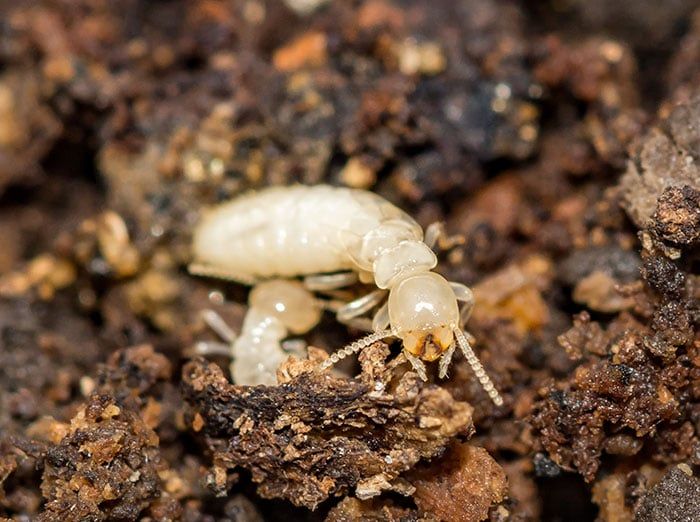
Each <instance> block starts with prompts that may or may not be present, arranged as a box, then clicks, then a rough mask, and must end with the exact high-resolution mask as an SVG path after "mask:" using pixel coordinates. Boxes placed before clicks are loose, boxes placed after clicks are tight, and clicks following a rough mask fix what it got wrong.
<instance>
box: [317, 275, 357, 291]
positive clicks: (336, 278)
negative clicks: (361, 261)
mask: <svg viewBox="0 0 700 522" xmlns="http://www.w3.org/2000/svg"><path fill="white" fill-rule="evenodd" d="M356 282H357V274H356V273H355V272H339V273H337V274H317V275H310V276H306V277H305V278H304V286H305V287H306V288H308V289H309V290H312V291H315V292H325V291H327V290H337V289H338V288H345V287H346V286H350V285H353V284H355V283H356Z"/></svg>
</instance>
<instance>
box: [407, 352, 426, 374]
mask: <svg viewBox="0 0 700 522" xmlns="http://www.w3.org/2000/svg"><path fill="white" fill-rule="evenodd" d="M403 354H404V356H405V357H406V359H407V360H408V362H410V363H411V366H413V369H414V370H415V371H416V373H417V374H418V377H420V378H421V379H422V380H424V381H427V380H428V374H427V373H426V371H425V363H424V362H423V361H421V360H420V359H419V358H418V357H416V356H415V355H412V354H410V353H408V352H407V351H406V350H404V351H403Z"/></svg>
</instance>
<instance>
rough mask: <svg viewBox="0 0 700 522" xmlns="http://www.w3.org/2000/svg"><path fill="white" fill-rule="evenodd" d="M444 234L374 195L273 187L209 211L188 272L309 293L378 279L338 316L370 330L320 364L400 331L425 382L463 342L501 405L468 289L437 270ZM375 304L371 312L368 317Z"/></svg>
mask: <svg viewBox="0 0 700 522" xmlns="http://www.w3.org/2000/svg"><path fill="white" fill-rule="evenodd" d="M441 231H442V229H441V227H440V226H436V225H431V226H430V227H428V229H427V230H426V234H425V238H424V236H423V230H422V229H421V227H420V225H418V223H416V222H415V221H414V220H413V219H412V218H411V217H410V216H409V215H408V214H406V213H405V212H403V211H402V210H400V209H399V208H397V207H396V206H394V205H392V204H391V203H389V202H388V201H386V200H384V199H383V198H381V197H380V196H378V195H376V194H374V193H372V192H367V191H363V190H357V189H349V188H341V187H331V186H328V185H315V186H303V185H296V186H291V187H271V188H267V189H264V190H261V191H258V192H252V193H249V194H246V195H243V196H241V197H239V198H236V199H234V200H232V201H229V202H226V203H223V204H220V205H218V206H215V207H213V208H211V209H208V210H207V211H206V212H205V213H204V215H203V217H202V219H201V221H200V223H199V224H198V226H197V228H196V229H195V231H194V236H193V263H192V264H191V265H190V271H191V272H192V273H194V274H198V275H204V276H210V277H219V278H224V279H229V280H233V281H237V282H241V283H244V284H248V285H256V284H258V283H259V282H261V281H265V280H267V279H272V278H294V277H298V276H302V277H303V282H304V285H305V287H306V288H307V289H308V290H312V291H330V290H333V289H337V288H342V287H344V286H348V285H351V284H354V283H355V282H356V281H357V280H358V279H359V281H361V282H363V283H374V284H375V285H376V286H377V290H375V291H373V292H371V293H369V294H367V295H365V296H363V297H360V298H359V299H356V300H354V301H351V302H349V303H347V304H345V305H343V306H341V307H339V308H338V309H337V311H336V313H337V317H338V319H339V320H340V321H341V322H343V323H346V324H350V325H353V326H357V327H360V328H365V329H368V330H371V331H372V332H373V333H371V334H370V335H368V336H366V337H364V338H362V339H359V340H358V341H356V342H354V343H352V344H350V345H349V346H347V347H345V348H343V349H341V350H339V351H338V352H336V353H334V354H333V355H331V356H330V357H329V359H327V360H326V361H325V362H324V363H323V364H322V366H321V369H326V368H329V367H330V366H332V365H333V364H335V363H336V362H338V361H339V360H340V359H343V358H345V357H347V356H348V355H350V354H353V353H356V352H358V351H360V350H361V349H363V348H365V347H367V346H369V345H371V344H372V343H374V342H376V341H378V340H380V339H384V338H387V337H398V338H400V339H401V341H402V343H403V353H404V355H405V357H406V358H407V359H408V361H409V362H410V363H411V365H412V366H413V368H414V369H415V371H416V372H417V373H418V375H419V376H420V377H421V378H422V379H424V380H426V379H427V375H426V369H425V364H424V362H423V361H434V360H436V359H438V358H440V363H439V375H440V377H441V378H444V377H445V376H446V375H447V370H448V367H449V364H450V361H451V359H452V355H453V353H454V350H455V348H456V346H459V347H460V349H461V350H462V352H463V353H464V356H465V357H466V359H467V362H468V363H469V364H470V366H471V368H472V370H473V371H474V373H475V374H476V376H477V378H478V380H479V382H480V383H481V385H482V387H483V388H484V390H485V391H486V392H487V393H488V395H489V397H490V398H491V400H492V401H493V402H494V403H495V404H496V405H499V406H500V405H501V404H503V400H502V398H501V396H500V395H499V393H498V391H497V390H496V388H495V387H494V385H493V383H492V382H491V379H490V378H489V376H488V375H487V374H486V371H485V370H484V368H483V366H482V365H481V363H480V362H479V360H478V358H477V357H476V355H475V354H474V352H473V350H472V348H471V346H470V343H469V340H468V338H467V335H465V333H464V332H462V330H461V325H460V321H461V319H465V318H467V317H468V316H469V314H470V313H471V309H472V307H473V305H474V299H473V295H472V292H471V290H470V289H469V288H468V287H466V286H465V285H463V284H460V283H454V282H448V281H446V280H445V279H444V278H443V277H442V276H440V275H438V274H437V273H435V272H433V271H432V270H433V268H435V266H436V265H437V257H436V255H435V253H434V252H433V250H432V247H433V246H434V245H435V243H436V242H437V240H438V238H439V236H440V234H441ZM280 291H282V292H283V291H284V290H280ZM387 293H388V299H386V296H387ZM310 299H311V300H313V298H312V297H310ZM458 301H459V302H461V303H462V307H463V310H462V313H461V314H460V310H459V306H458V304H457V303H458ZM375 307H379V308H378V310H377V311H376V313H375V314H374V317H373V319H372V320H371V321H369V320H368V319H365V318H364V317H363V316H364V315H365V314H366V313H367V312H369V311H370V310H372V309H373V308H375ZM309 328H310V327H309ZM237 350H238V349H237ZM262 357H264V356H261V364H266V363H264V362H263V361H262Z"/></svg>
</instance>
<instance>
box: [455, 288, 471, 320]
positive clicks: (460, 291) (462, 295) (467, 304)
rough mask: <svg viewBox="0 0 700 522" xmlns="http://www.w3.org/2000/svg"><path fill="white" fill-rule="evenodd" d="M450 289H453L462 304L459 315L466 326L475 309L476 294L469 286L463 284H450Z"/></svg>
mask: <svg viewBox="0 0 700 522" xmlns="http://www.w3.org/2000/svg"><path fill="white" fill-rule="evenodd" d="M450 287H452V291H453V292H454V293H455V297H456V298H457V301H459V302H460V303H462V306H461V307H460V313H459V315H460V318H461V319H462V324H464V323H466V322H467V321H468V320H469V317H470V316H471V315H472V310H473V309H474V293H473V292H472V291H471V289H470V288H469V287H468V286H466V285H463V284H462V283H454V282H450Z"/></svg>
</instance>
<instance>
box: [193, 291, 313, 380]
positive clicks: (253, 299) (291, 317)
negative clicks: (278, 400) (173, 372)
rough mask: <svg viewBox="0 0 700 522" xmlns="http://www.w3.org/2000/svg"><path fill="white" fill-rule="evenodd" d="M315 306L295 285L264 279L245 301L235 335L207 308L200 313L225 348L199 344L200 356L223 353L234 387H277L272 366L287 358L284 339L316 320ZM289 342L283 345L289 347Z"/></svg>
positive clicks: (217, 345)
mask: <svg viewBox="0 0 700 522" xmlns="http://www.w3.org/2000/svg"><path fill="white" fill-rule="evenodd" d="M321 310H322V309H321V306H320V303H319V302H318V301H317V300H316V299H315V298H314V295H313V294H312V293H311V292H309V291H308V290H307V289H306V288H304V286H303V285H302V284H301V283H299V282H298V281H288V280H274V279H273V280H269V281H265V282H263V283H260V284H259V285H257V286H256V287H255V288H254V289H253V290H252V291H251V292H250V296H249V298H248V313H247V314H246V316H245V319H244V320H243V326H242V328H241V333H240V335H238V336H237V335H236V334H235V333H234V332H233V331H232V330H231V329H230V328H229V327H228V326H227V325H226V324H225V323H224V321H223V319H221V317H220V316H219V315H218V314H216V313H215V312H213V311H212V310H206V311H204V313H203V314H202V317H203V319H204V321H205V322H206V323H207V324H208V325H209V326H210V327H211V328H212V329H213V330H214V331H216V332H217V333H218V334H219V336H220V337H221V338H222V339H223V340H224V341H226V343H225V344H223V345H222V344H221V343H216V342H200V343H197V345H196V351H197V352H198V353H200V354H213V353H215V354H222V355H228V356H230V357H231V358H232V361H231V366H230V371H231V377H233V381H234V382H235V383H236V384H244V385H257V384H265V385H274V384H277V368H278V367H279V366H280V364H281V363H282V362H283V361H284V360H285V359H286V358H287V357H288V356H289V355H290V354H291V353H293V354H295V355H303V353H302V352H303V351H302V350H300V349H298V343H297V349H296V350H285V349H284V348H283V346H282V345H283V340H284V339H285V338H287V337H288V336H289V334H290V333H292V334H301V333H305V332H307V331H308V330H310V329H311V328H313V327H314V326H315V325H316V324H317V323H318V321H319V319H320V317H321ZM289 344H290V343H287V345H289Z"/></svg>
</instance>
